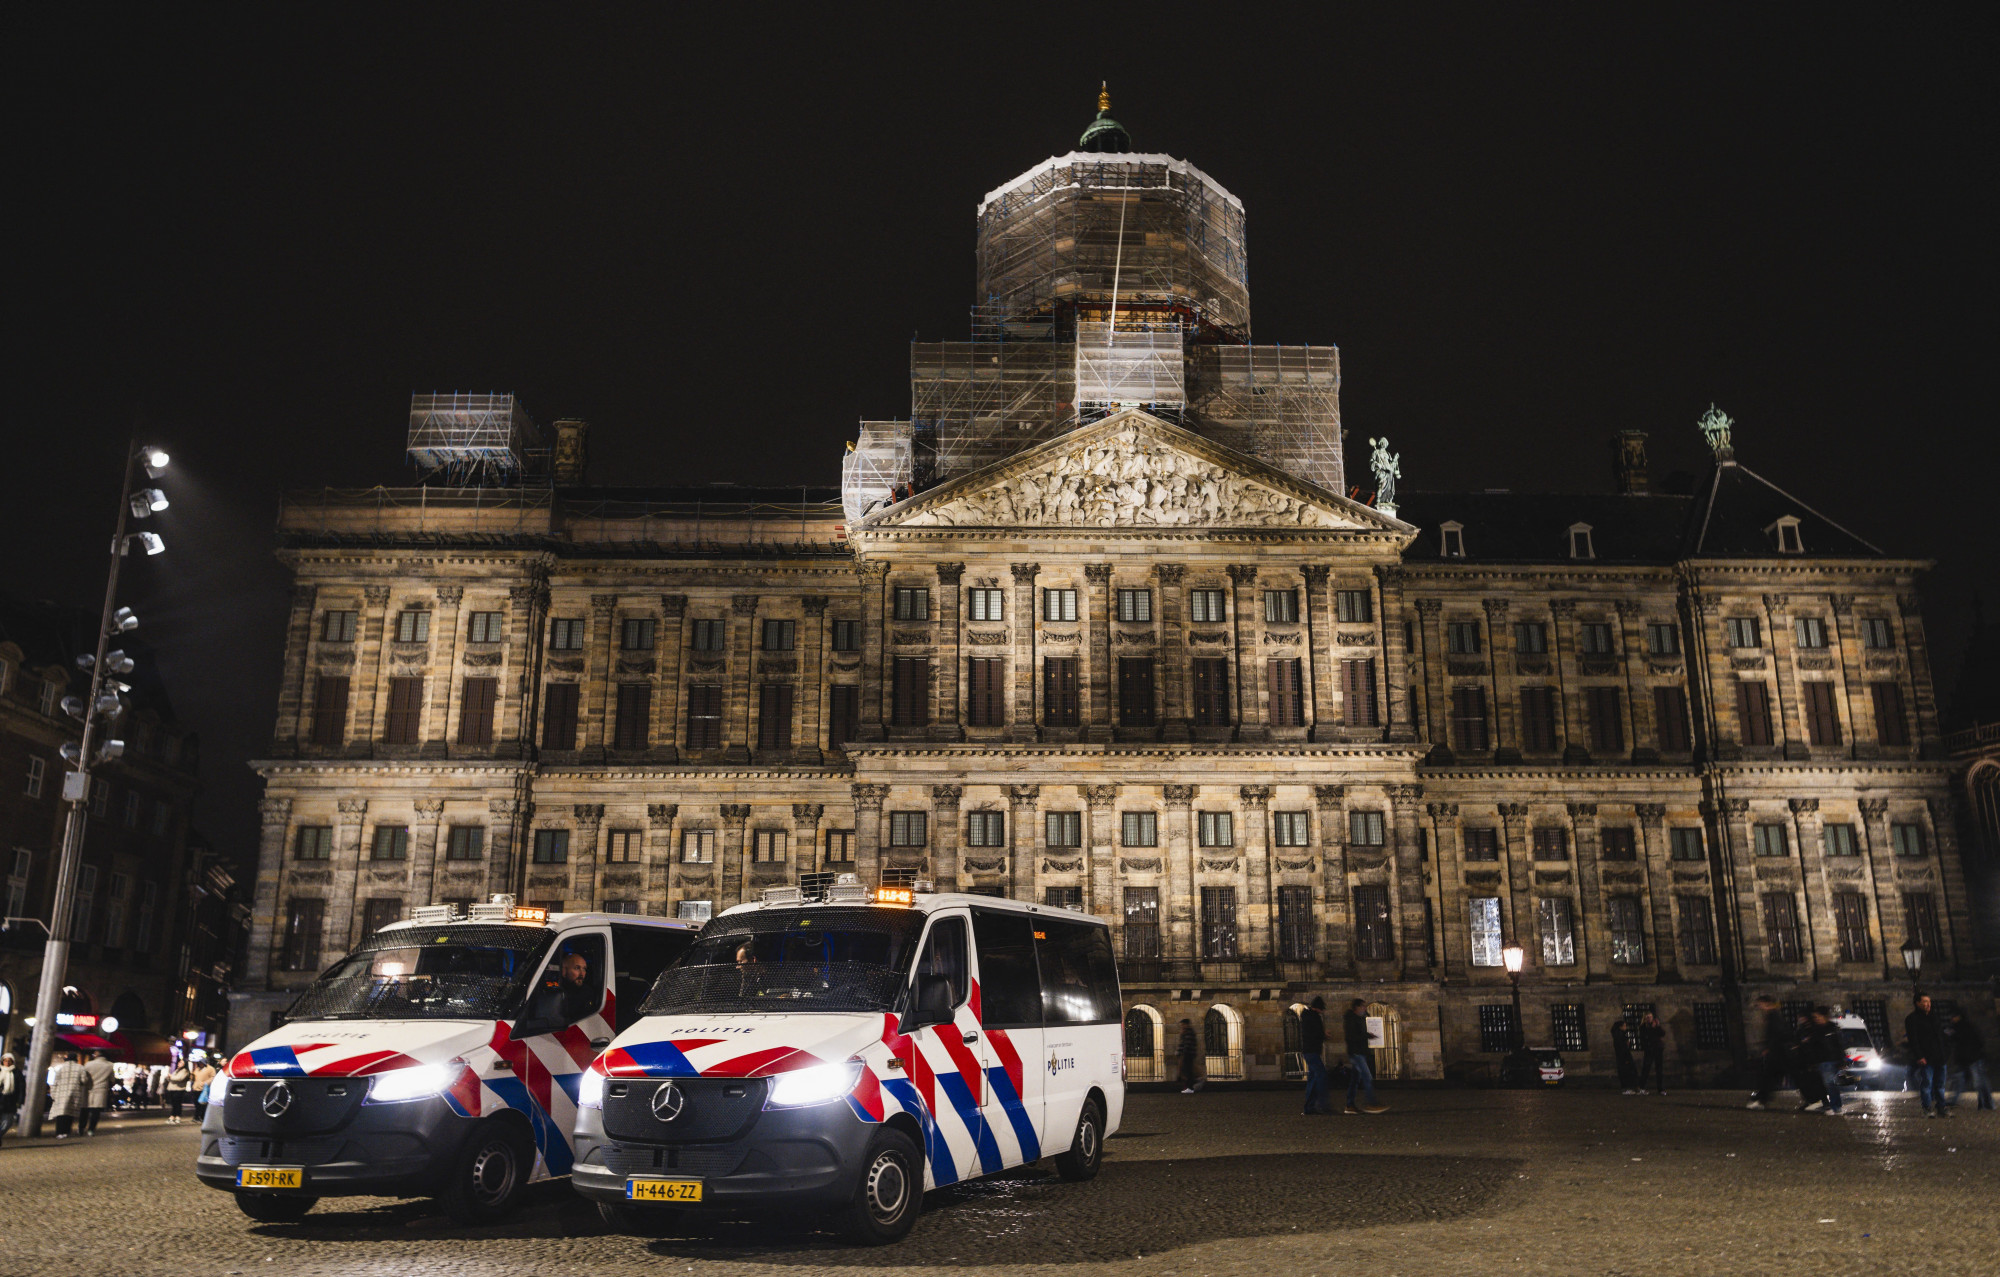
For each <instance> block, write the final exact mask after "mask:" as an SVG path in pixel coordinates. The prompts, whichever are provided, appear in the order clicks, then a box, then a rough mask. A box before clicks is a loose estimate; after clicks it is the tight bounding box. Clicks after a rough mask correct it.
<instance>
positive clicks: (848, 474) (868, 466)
mask: <svg viewBox="0 0 2000 1277" xmlns="http://www.w3.org/2000/svg"><path fill="white" fill-rule="evenodd" d="M910 460H911V441H910V423H909V422H907V421H864V422H862V423H861V433H860V435H859V436H858V437H857V438H856V439H855V441H854V442H853V443H852V444H851V445H849V446H848V449H847V455H846V456H845V457H844V458H842V459H841V466H840V505H841V510H842V511H843V512H844V513H845V514H846V515H847V521H848V522H849V523H854V522H857V521H859V520H860V519H861V517H862V516H863V515H865V514H867V513H868V512H869V511H870V510H873V509H875V508H877V507H878V506H883V505H888V504H891V503H892V502H894V501H895V499H896V495H895V494H896V493H897V492H898V491H901V492H904V493H907V492H908V491H909V490H910V478H911V474H910Z"/></svg>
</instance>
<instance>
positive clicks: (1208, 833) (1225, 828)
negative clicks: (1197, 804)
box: [1197, 811, 1236, 847]
mask: <svg viewBox="0 0 2000 1277" xmlns="http://www.w3.org/2000/svg"><path fill="white" fill-rule="evenodd" d="M1197 823H1198V825H1199V829H1198V831H1197V833H1198V841H1199V843H1200V845H1201V846H1203V847H1234V846H1235V845H1236V817H1235V816H1234V815H1233V814H1231V813H1229V812H1226V811H1205V812H1202V813H1200V816H1199V819H1198V821H1197Z"/></svg>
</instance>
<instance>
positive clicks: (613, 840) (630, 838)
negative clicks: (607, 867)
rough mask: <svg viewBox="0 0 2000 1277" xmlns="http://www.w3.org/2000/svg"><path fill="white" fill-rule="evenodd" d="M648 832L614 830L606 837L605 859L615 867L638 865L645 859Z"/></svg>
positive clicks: (607, 833) (606, 834)
mask: <svg viewBox="0 0 2000 1277" xmlns="http://www.w3.org/2000/svg"><path fill="white" fill-rule="evenodd" d="M645 851H646V831H645V830H643V829H613V830H609V831H607V832H606V833H605V835H604V858H605V859H606V860H607V861H609V862H610V863H612V864H614V865H636V864H638V863H639V862H640V861H642V860H643V859H645Z"/></svg>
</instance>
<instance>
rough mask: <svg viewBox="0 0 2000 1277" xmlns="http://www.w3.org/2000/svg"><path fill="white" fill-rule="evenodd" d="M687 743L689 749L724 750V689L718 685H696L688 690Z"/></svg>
mask: <svg viewBox="0 0 2000 1277" xmlns="http://www.w3.org/2000/svg"><path fill="white" fill-rule="evenodd" d="M687 742H688V748H689V749H720V748H722V688H721V686H720V685H719V684H716V683H695V684H692V685H691V686H689V688H688V723H687Z"/></svg>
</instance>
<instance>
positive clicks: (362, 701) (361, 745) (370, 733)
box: [347, 585, 389, 758]
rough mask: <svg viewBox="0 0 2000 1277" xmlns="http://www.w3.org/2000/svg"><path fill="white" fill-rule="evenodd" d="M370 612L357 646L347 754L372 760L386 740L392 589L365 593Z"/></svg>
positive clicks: (364, 618)
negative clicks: (378, 743) (385, 685)
mask: <svg viewBox="0 0 2000 1277" xmlns="http://www.w3.org/2000/svg"><path fill="white" fill-rule="evenodd" d="M361 597H362V598H363V600H364V601H366V603H367V605H368V607H367V611H366V612H365V613H364V614H363V615H362V617H361V627H360V628H361V641H360V642H359V643H357V644H355V652H354V691H353V701H354V707H353V709H352V711H350V712H351V715H352V717H350V718H349V720H348V731H347V752H348V754H349V755H350V756H355V757H361V758H369V757H372V756H373V755H374V752H375V742H376V741H379V740H381V739H382V727H383V719H384V717H385V716H386V714H387V713H388V706H387V704H386V701H387V698H386V697H385V696H383V694H382V684H383V680H384V679H385V678H387V676H388V665H389V641H388V629H389V587H388V586H386V585H371V586H368V587H367V588H365V589H363V590H362V591H361Z"/></svg>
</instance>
